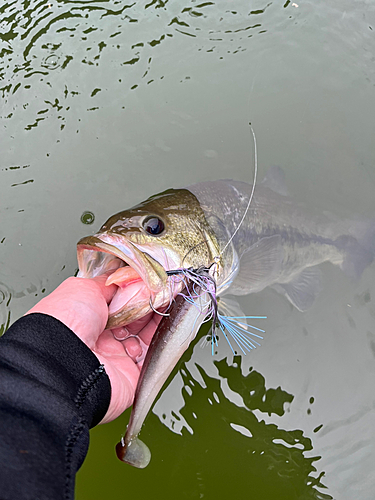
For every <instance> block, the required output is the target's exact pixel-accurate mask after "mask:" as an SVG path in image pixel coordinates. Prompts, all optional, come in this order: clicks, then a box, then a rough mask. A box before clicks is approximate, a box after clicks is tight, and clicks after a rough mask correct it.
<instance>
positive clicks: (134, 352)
mask: <svg viewBox="0 0 375 500" xmlns="http://www.w3.org/2000/svg"><path fill="white" fill-rule="evenodd" d="M122 345H123V346H124V349H125V351H126V354H127V355H128V356H129V357H130V358H131V359H132V360H133V361H134V362H137V361H138V360H139V359H140V358H141V356H142V353H143V352H142V346H141V344H140V342H139V340H138V339H137V337H129V338H128V339H126V340H124V341H123V342H122Z"/></svg>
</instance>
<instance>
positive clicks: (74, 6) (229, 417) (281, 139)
mask: <svg viewBox="0 0 375 500" xmlns="http://www.w3.org/2000/svg"><path fill="white" fill-rule="evenodd" d="M374 37H375V5H374V2H372V1H370V0H358V1H348V0H328V1H326V2H316V1H312V0H311V1H308V0H301V1H299V0H296V2H291V1H289V0H287V1H285V0H283V1H270V2H268V3H267V2H265V1H264V2H262V1H261V0H254V1H243V0H231V1H230V2H228V1H222V0H217V1H215V2H211V1H208V2H199V1H194V0H191V1H188V0H186V1H185V2H181V1H176V0H175V1H165V2H163V1H162V0H150V1H134V2H127V1H125V0H116V1H115V0H112V1H106V0H97V1H95V0H24V1H21V0H5V1H3V2H2V3H1V6H0V39H1V52H0V54H1V56H0V86H1V88H0V90H1V101H0V102H1V104H0V106H1V110H0V114H1V136H0V141H1V157H0V169H1V171H0V176H1V182H0V210H1V212H0V213H1V224H0V262H1V267H0V314H1V319H0V324H1V325H2V326H1V331H4V329H5V328H6V327H7V325H9V323H11V322H13V321H14V320H15V319H17V318H18V317H19V316H20V315H22V314H23V313H24V312H25V311H26V310H27V309H28V308H30V307H31V306H32V305H33V304H34V303H35V302H36V301H37V300H39V299H40V298H41V297H42V296H43V295H44V294H45V293H48V292H50V291H52V290H53V289H54V288H55V287H56V286H57V285H58V284H59V283H60V282H61V281H62V280H63V279H64V278H66V277H68V276H69V275H71V274H73V273H74V272H75V270H76V258H75V245H76V242H77V241H78V239H79V238H81V237H82V236H84V235H86V234H90V233H92V232H94V231H96V230H97V229H98V228H99V227H100V225H101V224H102V223H103V222H104V221H105V220H106V219H107V218H108V217H109V216H110V215H112V214H113V213H115V212H118V211H120V210H122V209H125V208H128V207H130V206H132V205H133V204H135V203H137V202H139V201H141V200H143V199H145V198H147V197H148V196H149V195H151V194H154V193H156V192H159V191H162V190H164V189H166V188H169V187H183V186H186V185H189V184H192V183H195V182H199V181H203V180H208V179H219V178H235V179H239V180H244V181H248V182H251V179H252V166H253V163H252V154H253V144H252V140H251V134H250V131H249V127H248V122H251V123H252V125H253V127H254V129H255V133H256V137H257V141H258V153H259V169H260V178H261V177H262V176H263V175H264V174H265V172H266V171H267V168H268V167H269V166H271V165H279V166H281V167H282V168H283V169H284V171H285V173H286V178H287V184H288V187H289V191H290V193H291V196H292V198H294V199H295V200H297V201H300V202H301V201H302V202H303V203H305V204H306V207H307V213H309V211H310V210H312V209H316V208H318V209H319V210H321V211H322V212H323V211H329V212H332V213H335V214H336V215H338V216H340V217H342V219H345V218H352V219H353V218H358V219H359V220H365V219H371V218H373V217H374V208H375V199H374V196H373V193H374V189H375V149H374V130H375V114H374V102H375V65H374V53H375V39H374ZM321 267H322V270H323V271H324V289H323V291H322V293H321V294H320V296H319V297H318V299H317V301H316V302H315V304H314V305H313V307H312V308H311V309H310V310H308V311H307V312H306V313H301V312H299V311H297V310H296V309H295V308H293V307H292V306H291V305H290V303H289V302H287V300H286V299H285V298H284V297H282V296H281V295H278V294H277V293H275V292H274V291H272V290H265V291H263V292H262V293H259V294H256V295H252V296H248V297H244V298H242V300H241V305H242V308H243V309H244V310H245V311H246V312H247V313H248V314H266V315H267V316H268V319H267V320H266V322H265V323H263V324H266V330H267V333H266V335H265V338H264V341H263V342H262V346H261V348H259V349H257V350H256V351H255V352H253V353H251V354H249V355H247V356H246V357H243V358H242V359H241V358H240V357H235V358H233V355H232V354H231V352H230V350H229V349H228V348H227V347H226V346H225V345H224V343H223V342H221V343H220V346H219V350H218V353H217V354H215V355H214V356H213V357H212V356H211V352H210V348H209V347H207V348H205V349H204V348H203V349H202V347H201V346H200V342H199V341H198V342H197V343H196V344H195V345H194V346H192V347H191V349H190V350H189V351H188V352H187V353H186V355H185V356H184V358H183V360H182V362H181V364H180V365H179V367H178V368H179V369H178V370H177V369H176V370H175V372H174V374H173V376H172V377H171V379H170V384H169V385H168V387H167V388H166V389H165V390H164V392H163V393H162V395H161V397H160V398H159V400H158V401H157V403H156V405H155V407H154V410H153V413H151V414H150V415H149V417H148V419H147V421H146V425H145V426H144V429H143V430H142V439H143V440H144V441H145V442H146V443H147V444H148V445H149V446H150V448H151V451H152V461H151V464H150V466H149V467H148V468H147V469H145V470H141V471H140V470H135V469H133V468H131V467H130V466H126V465H124V464H121V463H120V462H118V461H117V459H116V457H115V454H114V449H113V447H114V445H115V443H116V442H117V441H118V439H119V437H120V435H121V434H122V433H123V430H124V427H125V424H126V422H127V419H128V413H127V414H126V415H124V416H123V417H121V418H119V419H118V420H117V421H116V422H114V423H113V424H111V425H107V426H103V427H99V428H97V429H95V430H94V431H93V432H92V445H91V451H90V453H89V456H88V458H87V460H86V462H85V464H84V466H83V468H82V470H81V471H80V473H79V475H78V484H77V499H80V500H85V499H90V500H94V499H98V500H99V499H102V498H106V499H112V498H113V499H116V500H117V499H119V498H131V497H132V496H135V495H136V496H137V497H138V498H139V497H140V498H150V497H152V498H165V499H175V498H192V499H193V498H194V499H195V498H197V499H198V498H208V499H211V498H212V499H214V498H215V499H216V498H226V497H231V498H240V499H242V498H251V499H259V498H262V499H288V500H290V499H310V498H315V499H330V498H334V499H337V500H352V499H354V498H355V499H358V500H370V499H373V498H374V492H375V474H374V463H375V452H374V450H375V447H374V441H375V411H374V407H375V399H374V383H375V359H374V357H375V326H374V320H375V305H374V304H375V303H374V296H375V288H374V284H373V283H374V279H375V268H374V266H373V265H372V266H370V267H369V268H367V269H366V270H365V272H364V273H363V275H362V277H361V278H360V280H359V281H357V282H351V281H350V280H349V279H348V277H347V276H345V274H344V273H343V272H342V271H340V269H338V268H336V267H334V266H332V265H331V264H324V265H323V266H321Z"/></svg>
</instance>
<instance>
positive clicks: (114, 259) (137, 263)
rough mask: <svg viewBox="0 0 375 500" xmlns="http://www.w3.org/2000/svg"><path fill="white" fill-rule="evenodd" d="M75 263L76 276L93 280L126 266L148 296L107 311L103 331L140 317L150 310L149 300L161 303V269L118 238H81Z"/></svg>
mask: <svg viewBox="0 0 375 500" xmlns="http://www.w3.org/2000/svg"><path fill="white" fill-rule="evenodd" d="M77 260H78V267H79V273H78V276H79V277H84V278H93V277H95V276H99V275H101V274H103V273H105V272H108V271H112V270H113V271H115V270H116V269H118V268H119V267H122V266H123V265H126V264H127V265H129V266H130V267H132V268H133V269H134V270H135V271H136V272H137V273H138V275H139V276H140V279H142V281H143V283H144V286H143V291H144V287H146V288H147V290H148V291H149V295H148V294H146V296H147V298H146V297H145V294H144V293H143V294H141V295H142V296H141V297H138V298H137V299H136V300H134V301H132V299H131V300H130V301H129V302H130V303H129V304H125V306H124V307H122V308H120V309H119V310H118V311H114V312H110V314H109V318H108V323H107V326H106V327H107V328H115V327H119V326H125V325H126V324H129V323H132V322H133V321H136V320H137V319H140V318H142V317H144V316H145V315H146V314H147V313H149V312H150V311H151V307H150V299H152V300H153V302H154V305H155V307H161V306H162V305H163V303H164V302H165V290H166V287H167V284H168V283H167V279H168V275H167V273H166V271H165V269H164V267H163V266H162V265H161V264H160V263H159V262H158V261H156V260H155V259H154V258H153V257H151V256H150V255H148V254H147V253H145V252H142V251H141V250H139V249H138V248H137V247H136V246H135V245H134V244H133V243H132V242H130V241H129V240H128V239H126V238H124V237H123V236H121V235H116V234H115V235H113V234H108V233H98V234H96V235H94V236H86V237H84V238H82V239H81V240H80V241H79V242H78V243H77ZM167 295H168V296H169V294H167ZM160 297H162V299H161V298H160ZM155 298H158V300H155ZM168 303H169V299H168ZM109 307H110V306H109Z"/></svg>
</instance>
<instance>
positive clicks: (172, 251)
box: [78, 168, 375, 328]
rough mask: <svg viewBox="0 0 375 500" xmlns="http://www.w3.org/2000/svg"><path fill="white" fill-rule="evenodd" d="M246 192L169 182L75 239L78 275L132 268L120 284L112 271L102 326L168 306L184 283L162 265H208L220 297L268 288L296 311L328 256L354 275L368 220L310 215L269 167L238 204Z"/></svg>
mask: <svg viewBox="0 0 375 500" xmlns="http://www.w3.org/2000/svg"><path fill="white" fill-rule="evenodd" d="M251 189H252V185H251V184H247V183H244V182H238V181H231V180H218V181H210V182H203V183H199V184H195V185H192V186H189V187H188V188H186V189H169V190H167V191H165V192H163V193H160V194H158V195H155V196H152V197H151V198H149V199H148V200H146V201H145V202H142V203H140V204H138V205H136V206H135V207H133V208H131V209H129V210H126V211H123V212H120V213H118V214H116V215H113V216H112V217H111V218H110V219H108V221H107V222H106V223H105V224H104V225H103V226H102V228H101V229H100V231H99V232H98V233H97V234H96V235H94V236H89V237H86V238H83V239H82V240H81V241H80V242H79V243H78V263H79V269H80V272H79V276H86V277H93V276H95V275H97V274H101V273H103V272H105V271H107V270H108V269H111V268H113V269H114V270H116V267H119V266H121V267H123V266H131V267H132V268H133V269H134V270H135V271H136V272H137V273H138V275H139V281H138V283H135V282H133V283H132V284H130V285H129V286H128V283H129V282H128V281H127V278H126V279H123V276H124V272H123V270H121V269H120V270H117V271H116V272H115V273H114V275H113V278H112V280H113V281H112V282H114V283H116V284H117V285H118V286H119V291H118V293H117V294H116V295H115V297H114V299H113V301H112V303H111V304H110V306H109V312H110V315H109V321H108V327H109V328H114V327H120V326H124V325H126V324H128V323H130V322H132V321H134V320H136V319H138V318H141V317H143V316H144V315H145V314H147V313H148V312H150V311H151V309H152V308H151V306H150V301H151V303H152V306H153V307H154V308H155V309H158V308H160V307H166V306H167V305H168V304H170V302H171V300H172V299H173V297H174V296H175V295H176V294H177V293H178V292H179V291H181V288H182V284H181V285H176V284H173V287H172V286H171V283H170V280H169V278H168V275H167V271H169V270H173V269H181V268H199V267H201V266H206V267H209V266H210V265H212V264H213V263H215V270H216V271H215V272H216V274H215V280H216V284H217V294H218V295H223V294H225V293H231V294H233V295H247V294H249V293H256V292H259V291H261V290H263V289H264V288H266V287H268V286H272V287H274V288H275V289H276V290H278V291H279V292H281V293H283V294H284V295H285V296H286V297H287V298H288V299H289V300H290V302H292V304H293V305H294V306H295V307H297V308H298V309H299V310H301V311H304V310H306V309H308V308H309V307H310V306H311V305H312V303H313V302H314V299H315V297H316V295H317V294H318V292H319V291H320V289H321V277H320V271H319V269H318V268H317V267H316V266H317V265H318V264H321V263H322V262H326V261H329V262H331V263H333V264H336V265H338V266H340V267H341V268H342V269H343V270H344V271H345V272H346V273H347V274H348V275H350V276H355V277H357V276H359V275H360V274H361V272H362V271H363V269H364V268H365V267H366V266H367V265H369V264H370V263H371V262H372V260H373V258H374V248H375V236H374V235H375V227H374V224H373V223H372V222H369V223H367V222H359V223H358V222H355V223H354V222H351V221H345V220H339V219H337V218H336V217H334V216H333V215H327V214H322V215H319V216H311V214H309V213H308V212H307V211H306V209H304V207H301V206H300V205H298V204H296V203H294V202H293V201H292V200H291V199H290V198H289V197H288V196H287V195H286V188H285V184H284V179H283V172H282V171H281V169H277V168H274V169H272V170H270V171H269V173H268V174H267V176H266V178H265V179H264V181H262V182H261V183H259V184H258V185H257V186H256V187H255V191H254V197H253V199H252V201H251V204H250V207H249V209H248V210H247V211H246V209H247V205H248V201H249V197H250V193H251ZM245 213H246V216H245V217H244V218H243V215H244V214H245ZM241 221H242V223H241ZM240 223H241V224H240ZM239 225H240V228H239V229H238V231H237V232H236V234H235V236H234V237H233V239H232V235H233V234H234V233H235V231H236V230H237V228H238V226H239ZM125 274H126V273H125ZM117 278H118V279H117Z"/></svg>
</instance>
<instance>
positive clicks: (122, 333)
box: [111, 326, 132, 341]
mask: <svg viewBox="0 0 375 500" xmlns="http://www.w3.org/2000/svg"><path fill="white" fill-rule="evenodd" d="M111 331H112V334H113V336H114V338H115V339H116V340H119V341H122V340H125V339H127V338H128V337H130V336H131V335H132V333H130V332H129V330H128V329H127V328H126V327H125V326H120V327H119V328H112V330H111Z"/></svg>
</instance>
